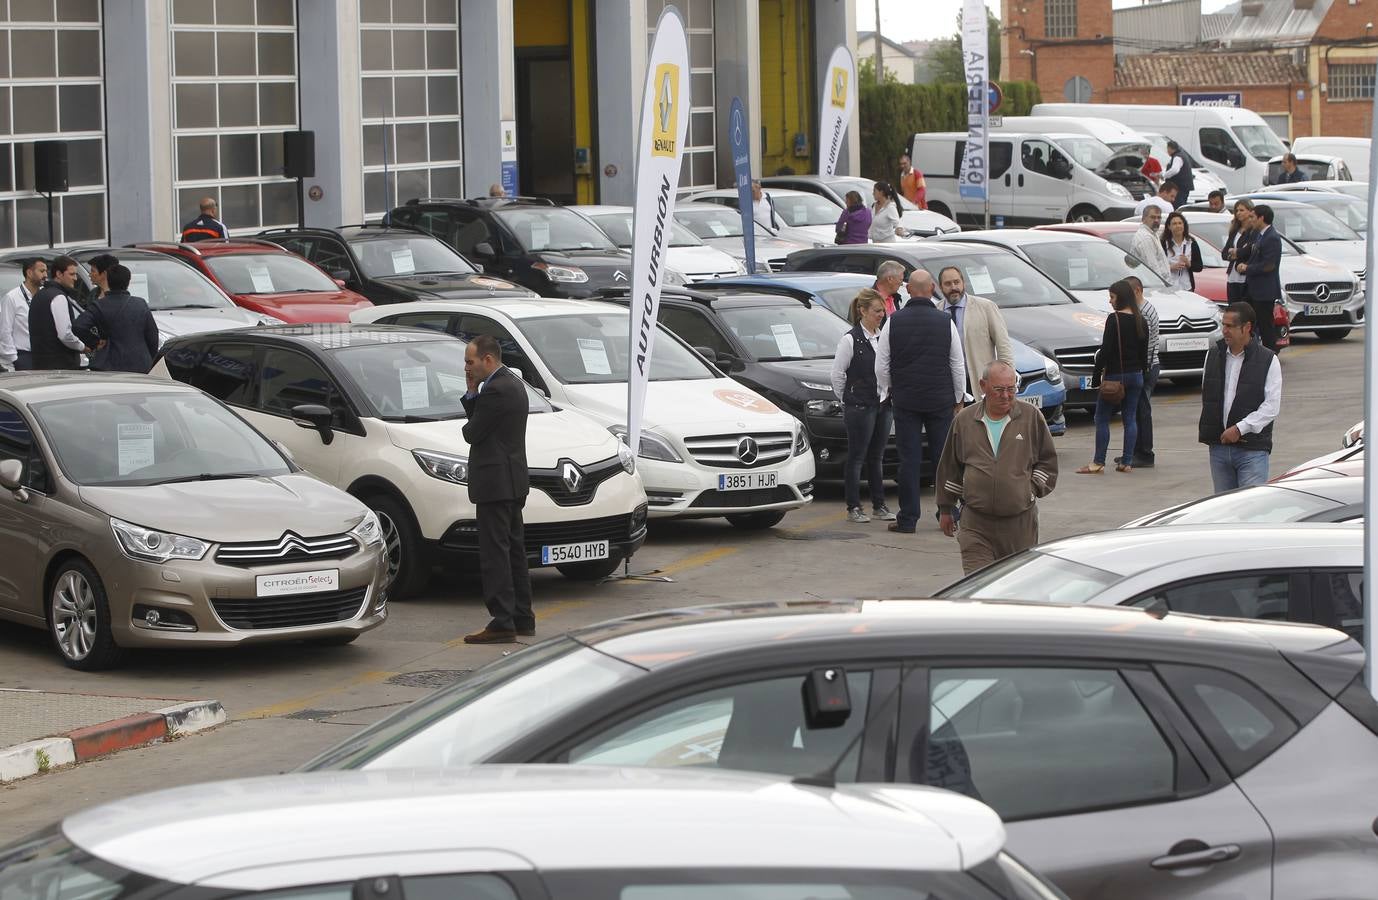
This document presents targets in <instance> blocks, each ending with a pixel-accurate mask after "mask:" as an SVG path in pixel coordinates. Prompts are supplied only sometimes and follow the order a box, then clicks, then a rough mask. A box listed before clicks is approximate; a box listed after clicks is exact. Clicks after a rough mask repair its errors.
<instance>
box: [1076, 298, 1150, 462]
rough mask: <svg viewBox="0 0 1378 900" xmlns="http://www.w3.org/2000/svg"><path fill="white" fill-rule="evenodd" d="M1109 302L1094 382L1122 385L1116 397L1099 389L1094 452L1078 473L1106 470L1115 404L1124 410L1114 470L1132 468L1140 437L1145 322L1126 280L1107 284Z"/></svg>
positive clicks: (1144, 366)
mask: <svg viewBox="0 0 1378 900" xmlns="http://www.w3.org/2000/svg"><path fill="white" fill-rule="evenodd" d="M1110 305H1111V307H1112V308H1113V309H1114V312H1112V313H1111V314H1110V315H1108V316H1106V317H1105V332H1104V334H1103V335H1102V337H1101V345H1100V350H1099V352H1097V353H1096V369H1095V375H1094V377H1093V379H1092V380H1093V382H1101V383H1102V384H1104V383H1105V382H1119V383H1120V384H1122V385H1123V386H1124V387H1123V389H1122V392H1115V393H1119V396H1107V391H1106V390H1105V389H1102V390H1101V392H1100V394H1099V395H1098V396H1097V397H1096V455H1095V457H1094V458H1093V459H1092V461H1091V464H1090V465H1086V466H1082V467H1081V468H1080V469H1077V474H1078V475H1099V474H1101V473H1102V472H1104V471H1105V454H1106V451H1107V450H1109V449H1110V416H1111V415H1113V414H1114V412H1115V407H1117V406H1118V407H1120V408H1121V409H1122V410H1124V414H1123V415H1122V416H1121V417H1120V419H1121V421H1122V422H1123V424H1124V453H1123V455H1122V456H1121V462H1120V464H1119V465H1116V466H1115V471H1117V472H1129V471H1132V470H1133V466H1132V465H1131V463H1132V462H1133V460H1134V445H1135V444H1136V443H1138V440H1139V423H1138V419H1137V416H1136V415H1135V411H1136V410H1138V408H1139V393H1140V392H1141V391H1142V390H1143V389H1144V369H1145V368H1147V359H1148V324H1147V323H1146V322H1144V317H1143V315H1142V314H1141V313H1140V312H1139V306H1138V304H1137V303H1135V302H1134V288H1133V286H1132V285H1130V284H1129V282H1127V281H1117V282H1115V283H1114V284H1112V285H1110Z"/></svg>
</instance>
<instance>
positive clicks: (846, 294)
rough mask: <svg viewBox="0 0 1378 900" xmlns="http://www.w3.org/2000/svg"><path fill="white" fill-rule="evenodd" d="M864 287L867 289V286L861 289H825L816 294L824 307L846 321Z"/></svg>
mask: <svg viewBox="0 0 1378 900" xmlns="http://www.w3.org/2000/svg"><path fill="white" fill-rule="evenodd" d="M864 287H866V285H861V286H859V287H834V288H823V289H821V290H817V289H815V291H814V293H816V294H817V295H818V296H819V297H820V298H822V300H823V303H824V305H826V306H827V307H828V309H829V310H830V311H831V312H832V313H833V315H835V316H837V317H838V318H840V319H844V320H845V319H846V318H847V313H848V311H849V310H850V309H851V308H852V301H853V300H855V299H856V295H857V294H858V293H860V292H861V289H862V288H864Z"/></svg>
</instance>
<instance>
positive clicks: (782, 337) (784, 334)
mask: <svg viewBox="0 0 1378 900" xmlns="http://www.w3.org/2000/svg"><path fill="white" fill-rule="evenodd" d="M770 333H771V334H772V335H774V337H775V346H776V347H778V348H779V349H780V355H781V356H791V357H794V358H795V359H801V358H803V356H804V351H803V349H802V348H800V346H799V336H798V335H796V334H795V333H794V326H793V325H790V324H789V323H788V322H786V323H785V324H783V325H772V326H770Z"/></svg>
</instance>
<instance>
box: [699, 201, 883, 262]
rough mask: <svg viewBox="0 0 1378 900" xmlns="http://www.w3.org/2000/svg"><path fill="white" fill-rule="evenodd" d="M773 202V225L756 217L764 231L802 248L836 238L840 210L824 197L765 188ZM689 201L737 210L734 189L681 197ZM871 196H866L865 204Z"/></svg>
mask: <svg viewBox="0 0 1378 900" xmlns="http://www.w3.org/2000/svg"><path fill="white" fill-rule="evenodd" d="M766 194H768V195H769V196H770V199H771V200H772V201H773V202H774V204H775V219H776V221H775V224H774V225H772V224H771V223H770V222H768V221H766V222H763V221H761V220H760V218H759V217H758V218H756V227H757V228H759V229H762V230H764V231H765V232H766V233H767V234H770V235H773V236H775V237H780V238H784V239H785V240H787V241H794V242H796V243H800V244H803V245H804V246H806V247H819V246H826V245H828V244H832V243H835V242H836V240H837V220H838V217H839V216H841V215H842V211H841V210H839V209H838V208H837V205H836V204H835V203H833V202H832V201H831V200H828V199H827V198H825V197H820V196H819V195H818V194H813V193H810V192H808V191H789V190H783V189H778V190H769V191H766ZM684 199H685V201H687V202H690V203H716V204H718V205H719V206H726V207H727V208H728V209H733V210H735V209H737V189H736V188H729V189H727V190H721V191H704V192H702V193H699V194H691V195H689V196H688V197H685V198H684ZM873 199H874V198H869V197H868V198H866V202H867V204H868V205H869V204H870V203H871V202H872V200H873Z"/></svg>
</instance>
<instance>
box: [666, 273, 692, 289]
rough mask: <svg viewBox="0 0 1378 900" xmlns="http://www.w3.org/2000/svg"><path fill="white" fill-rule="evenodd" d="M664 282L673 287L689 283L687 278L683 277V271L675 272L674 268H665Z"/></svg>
mask: <svg viewBox="0 0 1378 900" xmlns="http://www.w3.org/2000/svg"><path fill="white" fill-rule="evenodd" d="M665 283H666V284H669V285H673V286H675V287H684V286H685V285H686V284H688V283H689V279H688V278H686V277H684V273H683V272H676V271H675V270H674V269H666V270H665Z"/></svg>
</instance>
